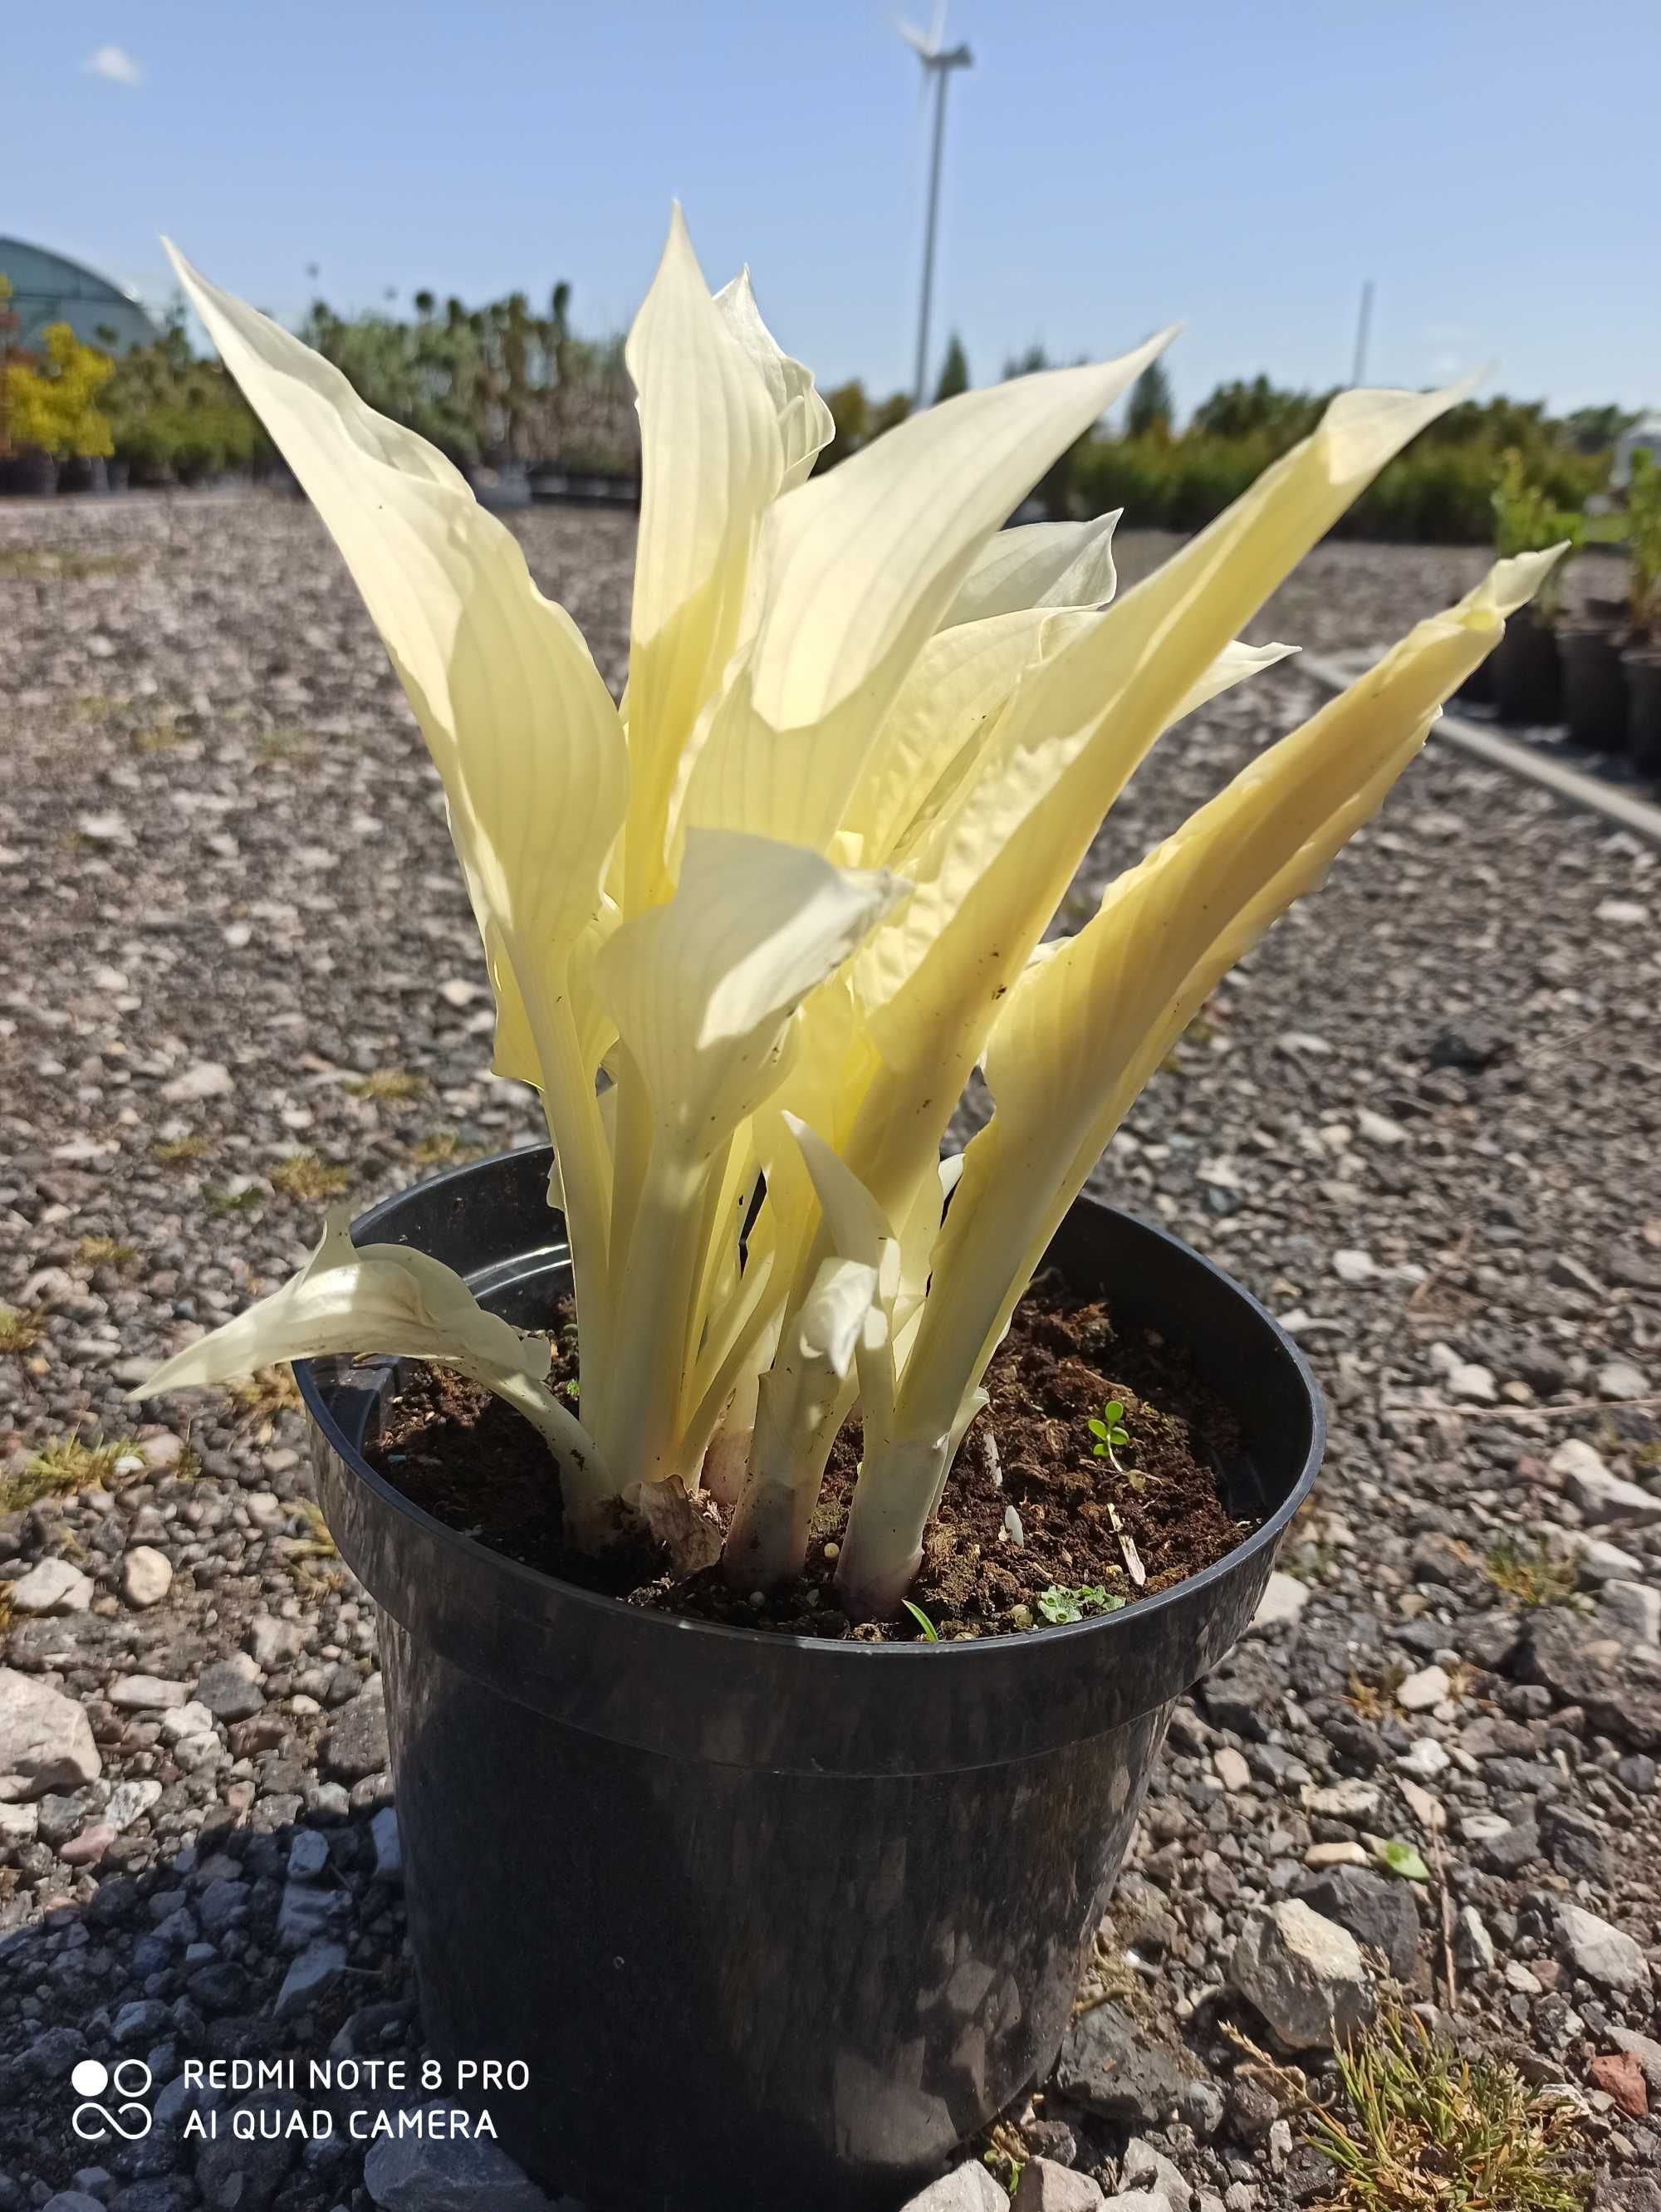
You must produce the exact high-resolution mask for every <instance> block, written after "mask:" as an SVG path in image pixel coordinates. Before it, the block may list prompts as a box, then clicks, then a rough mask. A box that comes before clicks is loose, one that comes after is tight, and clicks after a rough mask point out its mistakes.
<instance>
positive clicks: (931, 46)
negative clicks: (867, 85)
mask: <svg viewBox="0 0 1661 2212" xmlns="http://www.w3.org/2000/svg"><path fill="white" fill-rule="evenodd" d="M894 27H895V29H896V30H897V32H898V33H899V34H900V36H901V38H903V39H904V40H905V43H906V45H907V46H910V49H911V51H912V52H913V53H915V54H916V57H917V59H918V60H919V61H920V62H921V63H922V88H923V97H924V98H925V99H927V98H928V82H929V79H930V78H931V77H932V78H933V79H934V151H933V153H932V154H931V155H930V156H929V164H928V222H927V224H926V226H925V228H924V230H923V240H922V301H921V302H920V303H919V306H918V309H917V372H916V378H915V379H914V385H915V396H914V404H916V406H918V407H921V406H922V404H923V402H924V399H925V397H926V393H925V389H924V387H925V384H926V380H927V378H928V313H929V309H930V307H932V305H933V303H934V229H935V225H936V222H937V221H938V219H939V216H940V148H941V146H942V145H943V143H945V138H946V84H947V82H948V80H949V79H950V77H951V75H952V70H957V69H970V68H971V67H972V66H973V64H974V60H975V57H974V56H973V54H971V53H970V51H969V49H968V47H967V46H950V47H948V46H945V45H943V44H942V41H943V40H944V39H945V37H946V0H935V4H934V21H933V22H932V23H931V24H930V25H929V27H928V35H927V36H926V37H925V35H924V34H923V33H922V32H921V31H916V30H913V28H912V27H911V26H910V23H896V24H895V26H894Z"/></svg>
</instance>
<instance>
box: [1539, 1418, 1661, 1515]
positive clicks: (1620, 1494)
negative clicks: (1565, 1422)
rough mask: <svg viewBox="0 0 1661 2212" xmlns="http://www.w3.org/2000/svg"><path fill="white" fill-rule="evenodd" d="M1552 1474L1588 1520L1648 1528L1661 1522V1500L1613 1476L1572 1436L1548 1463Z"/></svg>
mask: <svg viewBox="0 0 1661 2212" xmlns="http://www.w3.org/2000/svg"><path fill="white" fill-rule="evenodd" d="M1549 1465H1550V1468H1551V1472H1552V1473H1553V1474H1555V1476H1556V1477H1557V1478H1558V1480H1559V1481H1560V1482H1561V1484H1562V1486H1563V1487H1564V1489H1565V1490H1566V1491H1567V1492H1568V1495H1569V1496H1570V1497H1571V1498H1573V1500H1574V1502H1575V1504H1577V1505H1578V1506H1579V1508H1580V1510H1581V1511H1582V1512H1583V1513H1584V1514H1585V1516H1586V1518H1587V1519H1588V1520H1589V1521H1594V1522H1604V1521H1623V1522H1627V1523H1628V1525H1629V1526H1631V1527H1632V1528H1651V1527H1652V1526H1653V1525H1654V1524H1655V1523H1656V1522H1658V1521H1661V1498H1658V1497H1656V1496H1654V1495H1653V1494H1652V1492H1649V1491H1647V1490H1640V1488H1639V1486H1638V1485H1637V1484H1636V1483H1635V1482H1625V1481H1623V1480H1621V1477H1620V1476H1619V1475H1617V1474H1610V1473H1609V1469H1608V1468H1607V1467H1605V1466H1604V1464H1603V1461H1602V1459H1601V1458H1600V1457H1599V1456H1598V1455H1597V1452H1595V1451H1594V1450H1593V1449H1592V1448H1591V1445H1590V1444H1589V1443H1585V1442H1584V1441H1583V1440H1582V1439H1581V1438H1580V1437H1568V1438H1567V1439H1566V1440H1565V1442H1563V1443H1561V1444H1559V1445H1558V1447H1557V1449H1556V1450H1555V1452H1554V1453H1553V1454H1552V1455H1551V1459H1550V1462H1549Z"/></svg>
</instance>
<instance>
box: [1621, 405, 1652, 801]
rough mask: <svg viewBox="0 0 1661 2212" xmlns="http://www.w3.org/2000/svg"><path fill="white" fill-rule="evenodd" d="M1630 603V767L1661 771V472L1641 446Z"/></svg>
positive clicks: (1630, 517) (1625, 663)
mask: <svg viewBox="0 0 1661 2212" xmlns="http://www.w3.org/2000/svg"><path fill="white" fill-rule="evenodd" d="M1627 558H1628V562H1629V563H1630V566H1631V572H1632V580H1631V584H1630V586H1629V587H1628V609H1629V611H1630V613H1631V617H1632V635H1631V637H1630V639H1629V640H1628V645H1627V649H1626V651H1625V652H1624V653H1622V654H1621V666H1622V671H1623V672H1624V675H1625V678H1626V685H1627V734H1628V749H1629V750H1630V751H1631V754H1632V764H1633V766H1634V768H1635V769H1638V770H1639V771H1640V774H1643V775H1656V774H1658V773H1661V468H1658V467H1657V466H1656V464H1655V458H1654V456H1653V454H1652V453H1646V452H1645V451H1644V450H1643V448H1642V447H1640V448H1639V449H1638V451H1637V452H1636V453H1634V455H1633V457H1632V482H1631V483H1630V485H1629V486H1628V490H1627Z"/></svg>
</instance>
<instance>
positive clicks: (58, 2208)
mask: <svg viewBox="0 0 1661 2212" xmlns="http://www.w3.org/2000/svg"><path fill="white" fill-rule="evenodd" d="M40 2212H105V2209H104V2203H103V2200H102V2198H101V2197H93V2196H90V2195H89V2194H88V2191H86V2190H84V2189H60V2190H59V2191H58V2194H57V2195H56V2196H55V2197H48V2198H47V2199H46V2203H44V2204H43V2205H42V2206H41V2208H40Z"/></svg>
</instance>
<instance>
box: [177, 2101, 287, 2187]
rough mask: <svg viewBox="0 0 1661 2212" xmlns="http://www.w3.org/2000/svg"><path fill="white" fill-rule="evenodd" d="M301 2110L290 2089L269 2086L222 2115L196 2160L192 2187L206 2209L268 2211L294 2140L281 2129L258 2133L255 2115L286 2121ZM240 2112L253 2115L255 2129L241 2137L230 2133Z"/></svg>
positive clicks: (284, 2176)
mask: <svg viewBox="0 0 1661 2212" xmlns="http://www.w3.org/2000/svg"><path fill="white" fill-rule="evenodd" d="M300 2109H301V2106H300V2100H299V2099H298V2098H297V2097H295V2096H294V2095H293V2094H292V2093H290V2092H289V2091H288V2090H286V2089H271V2090H265V2091H263V2092H262V2093H260V2094H259V2096H257V2097H247V2098H245V2099H244V2100H243V2101H242V2102H241V2103H240V2105H237V2106H234V2108H233V2110H232V2112H230V2113H229V2114H228V2115H227V2114H224V2113H222V2114H221V2116H220V2121H219V2131H218V2133H217V2134H216V2135H214V2136H208V2137H206V2138H205V2139H204V2142H203V2144H202V2148H201V2149H200V2150H199V2151H198V2154H197V2160H196V2185H197V2188H198V2190H199V2191H200V2192H201V2196H202V2202H203V2203H204V2204H205V2205H206V2206H207V2208H208V2212H268V2208H269V2206H270V2204H271V2199H272V2198H273V2197H275V2196H276V2195H277V2191H278V2190H279V2189H281V2187H282V2186H283V2183H284V2181H285V2180H286V2179H288V2176H289V2168H290V2167H291V2166H293V2164H294V2162H295V2153H296V2150H297V2148H298V2139H297V2138H296V2137H295V2136H290V2135H289V2134H288V2133H287V2132H286V2131H283V2132H279V2133H278V2134H277V2135H275V2136H262V2135H261V2134H260V2133H259V2114H261V2113H273V2114H276V2115H277V2117H278V2119H279V2120H280V2121H283V2122H286V2120H287V2118H288V2117H289V2115H290V2114H291V2113H294V2112H298V2111H299V2110H300ZM239 2112H248V2113H251V2114H252V2115H254V2119H253V2128H254V2132H253V2134H252V2136H250V2137H248V2138H247V2139H246V2140H243V2139H242V2138H240V2137H239V2136H237V2135H236V2134H235V2132H234V2129H235V2125H236V2114H237V2113H239ZM266 2124H267V2125H268V2126H269V2125H270V2124H271V2122H270V2121H267V2123H266Z"/></svg>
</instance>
